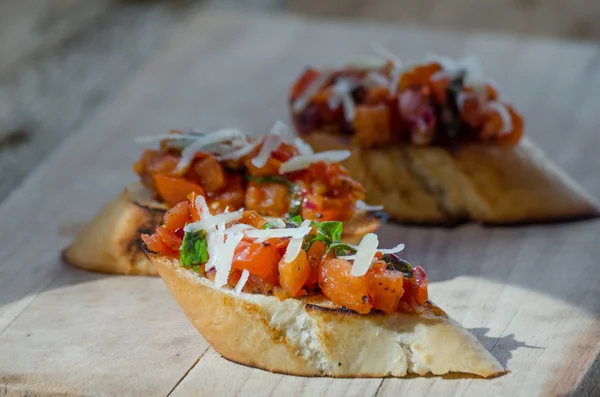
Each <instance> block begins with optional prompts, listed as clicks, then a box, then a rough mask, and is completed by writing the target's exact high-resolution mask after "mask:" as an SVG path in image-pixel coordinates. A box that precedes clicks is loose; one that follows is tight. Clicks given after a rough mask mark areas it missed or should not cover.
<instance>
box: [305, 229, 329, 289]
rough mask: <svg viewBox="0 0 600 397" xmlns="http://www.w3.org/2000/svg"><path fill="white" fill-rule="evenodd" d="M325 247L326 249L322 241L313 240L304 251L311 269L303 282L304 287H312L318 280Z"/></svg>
mask: <svg viewBox="0 0 600 397" xmlns="http://www.w3.org/2000/svg"><path fill="white" fill-rule="evenodd" d="M325 249H327V247H326V246H325V243H323V242H322V241H315V242H313V243H312V245H311V246H310V248H309V249H308V251H307V252H306V257H307V259H308V264H309V266H310V269H311V270H310V275H309V277H308V279H307V280H306V283H304V286H305V287H306V288H314V287H316V285H317V283H318V282H319V273H320V272H321V262H322V261H323V256H324V255H325Z"/></svg>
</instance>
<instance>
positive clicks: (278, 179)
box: [249, 175, 296, 190]
mask: <svg viewBox="0 0 600 397" xmlns="http://www.w3.org/2000/svg"><path fill="white" fill-rule="evenodd" d="M249 178H250V180H251V181H252V182H256V183H280V184H282V185H285V186H287V188H288V189H290V190H294V189H296V185H294V183H292V181H290V180H289V179H287V178H285V177H283V176H280V175H269V176H249Z"/></svg>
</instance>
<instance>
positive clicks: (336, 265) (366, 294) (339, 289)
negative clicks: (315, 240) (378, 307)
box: [319, 258, 373, 314]
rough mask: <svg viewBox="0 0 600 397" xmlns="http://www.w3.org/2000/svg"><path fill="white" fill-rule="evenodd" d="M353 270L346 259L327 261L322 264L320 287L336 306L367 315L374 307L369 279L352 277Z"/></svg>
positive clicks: (329, 259)
mask: <svg viewBox="0 0 600 397" xmlns="http://www.w3.org/2000/svg"><path fill="white" fill-rule="evenodd" d="M351 269H352V265H351V264H350V262H348V261H346V260H344V259H339V258H328V259H325V260H324V261H323V263H322V264H321V273H320V274H319V287H321V291H323V294H324V295H325V296H326V297H327V298H329V300H331V302H333V303H334V304H336V305H339V306H344V307H346V308H348V309H350V310H353V311H355V312H357V313H360V314H367V313H369V312H370V311H371V308H372V307H373V298H372V297H371V291H370V285H369V279H368V278H366V277H355V276H353V275H351V274H350V271H351Z"/></svg>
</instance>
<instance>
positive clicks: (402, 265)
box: [381, 254, 412, 278]
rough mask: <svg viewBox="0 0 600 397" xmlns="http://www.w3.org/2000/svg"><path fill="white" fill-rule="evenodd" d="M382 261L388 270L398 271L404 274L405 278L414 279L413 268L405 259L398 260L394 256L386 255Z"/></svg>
mask: <svg viewBox="0 0 600 397" xmlns="http://www.w3.org/2000/svg"><path fill="white" fill-rule="evenodd" d="M381 260H382V261H384V262H385V263H386V264H387V268H388V270H397V271H399V272H402V273H404V277H408V278H410V277H412V266H411V265H410V263H408V262H407V261H405V260H404V259H400V258H398V257H397V256H396V255H393V254H385V255H383V256H382V257H381Z"/></svg>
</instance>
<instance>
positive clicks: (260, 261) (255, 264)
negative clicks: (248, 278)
mask: <svg viewBox="0 0 600 397" xmlns="http://www.w3.org/2000/svg"><path fill="white" fill-rule="evenodd" d="M233 258H234V259H233V264H232V268H234V269H240V270H243V269H246V270H248V271H249V272H250V273H251V274H253V275H255V276H258V277H260V278H261V279H263V280H264V281H266V282H268V283H271V284H277V281H278V277H277V273H278V264H279V261H280V260H281V254H280V253H279V250H278V249H277V247H276V246H275V245H274V244H270V243H268V242H262V243H252V242H249V241H247V240H242V241H241V242H240V244H239V245H238V246H237V248H236V249H235V253H234V255H233Z"/></svg>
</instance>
